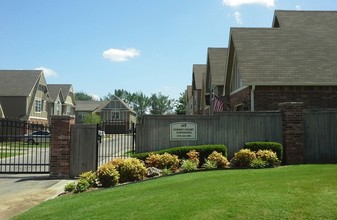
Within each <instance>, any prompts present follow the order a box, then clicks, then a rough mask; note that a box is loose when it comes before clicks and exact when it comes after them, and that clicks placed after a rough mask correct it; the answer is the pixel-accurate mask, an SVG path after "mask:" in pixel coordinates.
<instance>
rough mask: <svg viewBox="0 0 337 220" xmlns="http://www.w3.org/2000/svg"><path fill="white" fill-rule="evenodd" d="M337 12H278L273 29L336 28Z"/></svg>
mask: <svg viewBox="0 0 337 220" xmlns="http://www.w3.org/2000/svg"><path fill="white" fill-rule="evenodd" d="M336 20H337V11H287V10H276V11H275V13H274V20H273V27H277V26H279V27H281V28H283V29H285V28H289V29H299V28H301V29H303V28H306V29H311V28H313V27H314V28H315V29H317V28H320V27H322V28H323V29H324V28H325V27H334V26H336Z"/></svg>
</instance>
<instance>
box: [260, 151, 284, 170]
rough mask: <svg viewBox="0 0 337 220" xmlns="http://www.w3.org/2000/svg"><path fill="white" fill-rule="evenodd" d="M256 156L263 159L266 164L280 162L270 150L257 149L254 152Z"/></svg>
mask: <svg viewBox="0 0 337 220" xmlns="http://www.w3.org/2000/svg"><path fill="white" fill-rule="evenodd" d="M256 157H257V158H259V159H261V160H263V161H265V162H266V163H267V165H268V166H274V165H279V163H280V161H279V160H278V158H277V156H276V153H275V152H273V151H271V150H259V151H258V152H256Z"/></svg>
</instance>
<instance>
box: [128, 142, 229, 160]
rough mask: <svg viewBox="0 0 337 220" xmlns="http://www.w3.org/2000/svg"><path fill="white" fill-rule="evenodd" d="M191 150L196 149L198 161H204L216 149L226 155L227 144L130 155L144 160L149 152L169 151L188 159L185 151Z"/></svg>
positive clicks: (168, 151)
mask: <svg viewBox="0 0 337 220" xmlns="http://www.w3.org/2000/svg"><path fill="white" fill-rule="evenodd" d="M191 150H196V151H197V152H199V153H200V155H199V159H200V163H204V162H205V159H207V157H208V155H210V154H211V153H212V152H213V151H217V152H218V153H220V152H221V153H222V155H224V156H225V157H227V146H226V145H222V144H217V145H198V146H182V147H175V148H169V149H165V150H160V151H155V152H145V153H139V154H134V155H132V157H135V158H138V159H140V160H143V161H145V159H146V158H147V157H148V156H149V155H150V154H151V153H156V154H164V153H169V154H174V155H177V156H178V158H179V159H188V156H187V153H188V152H189V151H191Z"/></svg>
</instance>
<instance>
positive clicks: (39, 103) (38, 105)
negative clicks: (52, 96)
mask: <svg viewBox="0 0 337 220" xmlns="http://www.w3.org/2000/svg"><path fill="white" fill-rule="evenodd" d="M41 110H42V101H41V99H35V112H41Z"/></svg>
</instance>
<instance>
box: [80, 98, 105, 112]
mask: <svg viewBox="0 0 337 220" xmlns="http://www.w3.org/2000/svg"><path fill="white" fill-rule="evenodd" d="M108 103H109V101H95V100H90V101H76V110H75V111H77V112H100V111H101V110H102V109H103V108H104V107H105V106H106V105H107V104H108Z"/></svg>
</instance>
